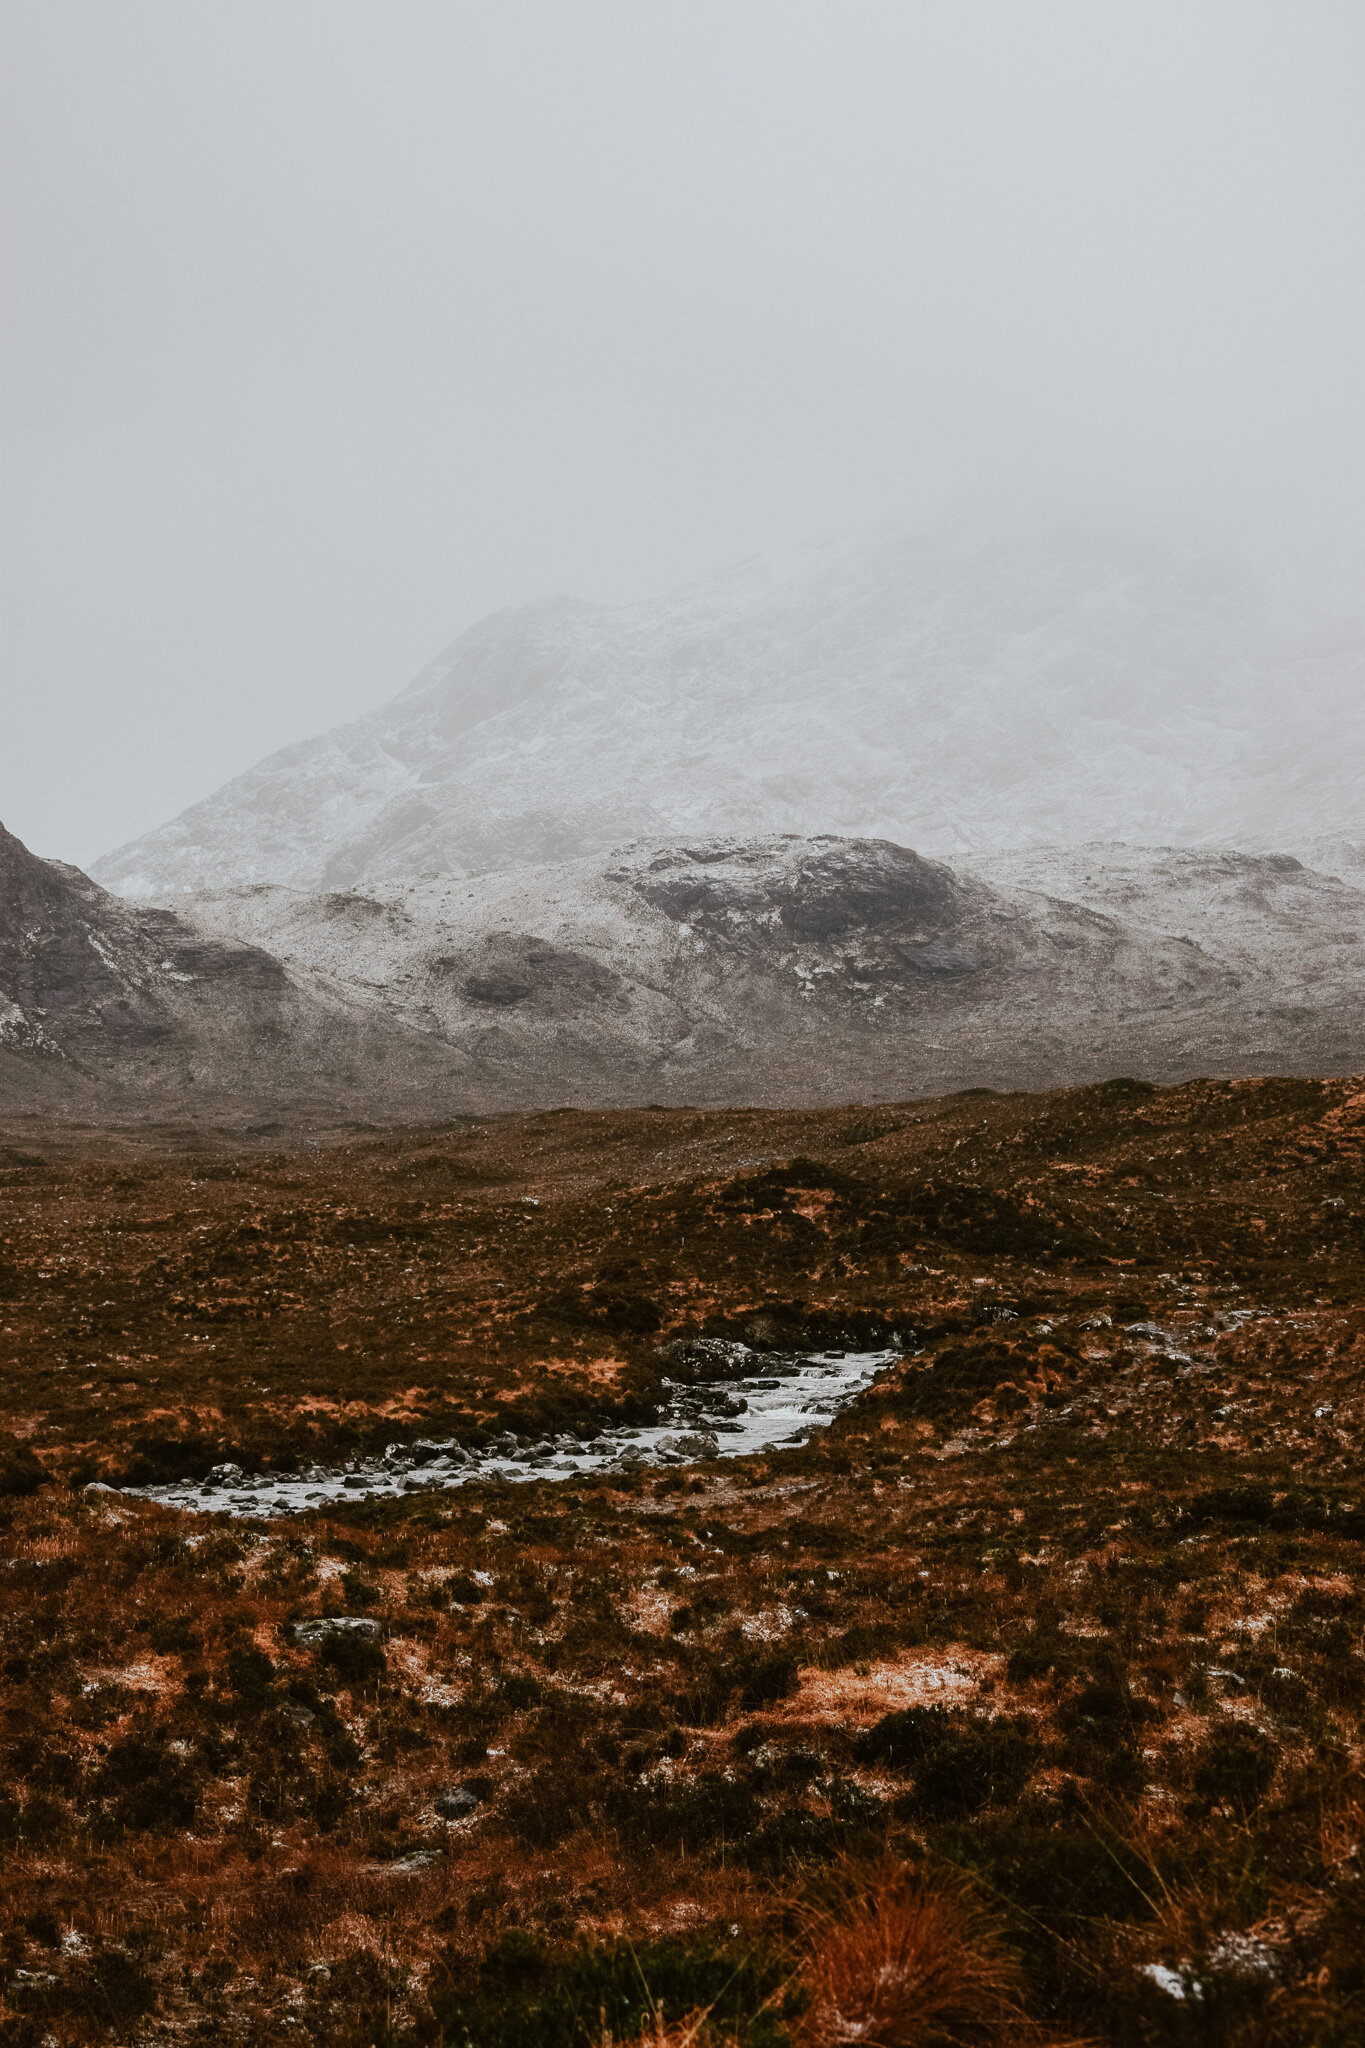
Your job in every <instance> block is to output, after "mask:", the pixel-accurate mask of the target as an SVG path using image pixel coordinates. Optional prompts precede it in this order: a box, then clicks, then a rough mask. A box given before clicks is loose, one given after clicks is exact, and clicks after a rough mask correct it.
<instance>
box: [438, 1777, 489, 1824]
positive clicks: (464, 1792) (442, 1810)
mask: <svg viewBox="0 0 1365 2048" xmlns="http://www.w3.org/2000/svg"><path fill="white" fill-rule="evenodd" d="M478 1804H479V1799H478V1794H477V1793H474V1792H471V1791H470V1790H469V1788H468V1786H467V1785H455V1786H453V1787H452V1789H451V1790H450V1791H449V1792H443V1793H442V1794H441V1796H440V1798H439V1799H438V1800H437V1801H436V1811H437V1813H439V1814H440V1816H441V1819H442V1820H468V1818H469V1816H470V1814H471V1813H473V1812H474V1810H475V1809H476V1807H477V1806H478Z"/></svg>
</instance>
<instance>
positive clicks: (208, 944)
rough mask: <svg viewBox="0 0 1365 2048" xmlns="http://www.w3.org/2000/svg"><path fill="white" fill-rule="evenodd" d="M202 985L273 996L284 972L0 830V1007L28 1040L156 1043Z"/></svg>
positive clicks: (65, 1044)
mask: <svg viewBox="0 0 1365 2048" xmlns="http://www.w3.org/2000/svg"><path fill="white" fill-rule="evenodd" d="M206 982H214V983H223V982H231V983H233V984H238V983H240V984H245V985H246V986H248V987H251V988H254V989H264V990H271V989H275V990H278V989H282V988H283V987H284V985H285V973H284V969H283V968H282V967H281V965H280V963H279V961H278V960H276V959H273V958H272V957H271V955H270V954H269V953H263V952H262V951H261V950H260V948H259V947H256V946H243V945H233V944H228V943H224V942H223V941H222V940H218V939H205V938H201V937H200V936H199V934H198V933H197V932H193V931H190V930H189V929H188V928H187V927H186V926H185V925H183V924H182V923H181V922H180V919H179V918H177V917H175V916H173V915H172V914H171V912H169V911H165V910H139V909H136V908H134V907H133V906H132V905H130V904H127V903H125V902H123V901H122V900H121V899H120V898H119V897H117V896H110V895H107V894H106V892H105V891H104V890H103V889H101V888H100V887H98V885H97V884H96V883H94V882H92V881H91V880H90V879H89V877H88V876H87V875H83V874H82V873H81V871H80V869H79V868H73V867H70V866H68V865H67V864H66V862H64V861H45V860H40V859H39V858H38V857H37V855H36V854H32V853H30V852H29V850H28V848H27V847H26V846H25V845H23V843H22V842H21V841H20V840H18V839H16V838H15V837H14V835H13V834H12V833H10V832H7V831H6V830H5V829H4V827H3V826H2V825H0V1000H5V999H7V1000H8V1002H9V1003H10V1004H13V1005H15V1006H17V1008H18V1010H19V1011H21V1012H22V1013H23V1017H24V1020H25V1023H26V1024H27V1026H28V1027H29V1030H30V1033H32V1032H35V1031H36V1032H40V1033H41V1035H42V1037H43V1039H45V1040H46V1041H47V1042H49V1044H50V1045H51V1047H53V1048H55V1049H59V1050H61V1051H66V1052H77V1053H79V1052H81V1051H92V1050H93V1051H95V1052H96V1053H97V1052H98V1049H99V1041H100V1039H101V1038H102V1039H104V1040H105V1041H107V1042H108V1044H109V1046H110V1047H111V1048H112V1049H117V1050H119V1051H127V1050H129V1049H136V1048H139V1047H150V1046H157V1045H162V1044H165V1043H167V1042H169V1041H171V1040H172V1039H173V1038H174V1037H175V1035H176V1020H177V1013H178V1012H180V1011H181V1010H183V1008H184V996H183V993H182V992H183V991H186V990H189V989H191V988H193V987H196V986H197V985H199V984H202V983H206ZM9 1035H10V1037H11V1041H12V1042H14V1041H15V1040H17V1039H18V1037H19V1031H18V1029H17V1028H16V1029H15V1030H13V1031H12V1032H11V1033H10V1034H9Z"/></svg>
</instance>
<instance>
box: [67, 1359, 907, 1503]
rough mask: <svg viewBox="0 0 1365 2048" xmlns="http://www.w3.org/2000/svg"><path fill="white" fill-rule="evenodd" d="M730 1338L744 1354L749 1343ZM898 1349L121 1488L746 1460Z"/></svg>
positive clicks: (394, 1480) (350, 1492)
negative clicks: (326, 1459)
mask: <svg viewBox="0 0 1365 2048" xmlns="http://www.w3.org/2000/svg"><path fill="white" fill-rule="evenodd" d="M733 1348H734V1350H735V1351H736V1352H738V1351H739V1350H740V1348H741V1347H739V1346H735V1347H733ZM899 1355H900V1354H899V1353H898V1352H896V1351H894V1350H892V1351H819V1352H809V1353H803V1354H802V1355H800V1356H799V1357H791V1356H786V1355H774V1354H772V1353H768V1352H764V1353H759V1352H749V1353H747V1355H746V1356H745V1357H744V1358H743V1359H742V1360H741V1361H740V1362H739V1363H738V1364H737V1366H736V1367H735V1368H734V1370H735V1377H733V1378H731V1377H728V1376H727V1377H726V1378H725V1379H724V1380H720V1381H711V1382H708V1383H706V1384H704V1385H695V1386H694V1385H688V1386H683V1385H680V1384H678V1383H677V1382H675V1381H670V1380H665V1382H664V1387H665V1390H666V1393H667V1396H668V1402H667V1407H666V1409H665V1411H664V1414H663V1418H662V1419H661V1420H660V1421H659V1422H657V1423H653V1424H650V1425H649V1426H648V1427H645V1428H639V1429H635V1428H629V1427H621V1428H616V1429H607V1430H603V1431H602V1432H601V1434H600V1435H598V1436H595V1437H593V1438H591V1439H581V1438H579V1437H574V1436H555V1437H542V1438H541V1439H539V1441H536V1442H532V1441H531V1440H530V1439H528V1438H525V1437H521V1438H519V1437H516V1436H513V1435H512V1434H511V1433H510V1432H509V1433H508V1434H507V1435H505V1436H503V1437H501V1438H499V1439H497V1440H496V1441H495V1442H494V1443H493V1444H492V1445H490V1446H489V1447H488V1448H486V1449H483V1450H477V1451H466V1450H464V1449H463V1448H462V1447H461V1446H460V1445H458V1444H456V1443H453V1442H451V1441H449V1440H446V1441H438V1440H436V1439H419V1440H418V1441H417V1442H415V1443H412V1444H399V1443H394V1444H390V1445H389V1446H388V1448H387V1449H386V1450H385V1451H384V1452H383V1453H382V1455H380V1456H377V1457H369V1458H358V1459H354V1460H353V1461H352V1462H351V1463H349V1464H347V1465H341V1466H322V1465H310V1466H308V1467H307V1468H306V1470H304V1471H302V1472H291V1473H279V1472H271V1473H266V1472H259V1473H244V1472H243V1471H242V1470H241V1468H240V1467H239V1466H237V1465H216V1466H215V1467H214V1469H213V1470H212V1472H210V1473H209V1475H208V1477H207V1478H206V1479H202V1480H191V1479H185V1480H176V1481H173V1482H172V1483H171V1484H169V1485H164V1486H130V1487H126V1488H122V1489H120V1490H121V1491H123V1492H126V1493H129V1494H132V1495H135V1496H136V1497H137V1498H139V1499H141V1500H155V1501H160V1502H161V1503H162V1504H163V1505H164V1506H166V1507H176V1508H188V1509H191V1510H198V1511H201V1512H204V1513H213V1514H230V1515H289V1514H299V1513H302V1512H304V1511H306V1510H308V1509H310V1508H319V1507H323V1506H325V1505H326V1504H327V1502H328V1501H335V1500H384V1499H396V1498H397V1497H399V1496H400V1495H403V1494H410V1493H434V1492H442V1491H445V1490H447V1489H449V1488H451V1487H456V1486H467V1485H468V1484H469V1483H470V1482H471V1481H472V1480H478V1479H505V1480H521V1479H573V1478H576V1477H581V1476H583V1475H585V1474H588V1473H593V1472H608V1473H622V1472H627V1471H629V1470H630V1469H631V1468H632V1467H633V1466H637V1465H645V1466H649V1467H651V1468H657V1467H663V1466H669V1465H688V1464H695V1463H697V1462H698V1461H699V1460H701V1459H705V1458H716V1457H720V1458H742V1457H747V1456H749V1455H750V1454H751V1453H753V1452H755V1451H765V1450H770V1449H773V1448H775V1447H777V1446H779V1445H781V1446H785V1447H788V1448H790V1447H791V1446H792V1445H794V1444H799V1443H803V1442H805V1441H806V1440H807V1439H808V1438H809V1437H810V1436H811V1435H812V1433H813V1432H815V1431H816V1430H819V1429H821V1428H823V1427H824V1426H825V1425H826V1424H827V1423H828V1421H829V1420H830V1418H831V1417H832V1416H834V1415H837V1414H838V1412H839V1410H840V1409H841V1408H844V1407H846V1406H847V1404H848V1403H849V1402H850V1401H852V1400H853V1399H855V1397H856V1396H857V1395H859V1394H861V1393H862V1392H863V1391H864V1390H865V1389H866V1388H868V1387H870V1386H871V1384H872V1382H873V1381H874V1380H875V1379H876V1377H877V1375H878V1373H879V1372H881V1371H882V1370H883V1368H884V1367H886V1366H887V1365H889V1364H890V1363H891V1362H892V1360H893V1359H895V1358H897V1357H898V1356H899ZM749 1366H752V1367H753V1370H752V1371H749V1370H748V1369H747V1368H748V1367H749ZM98 1490H99V1491H101V1492H103V1491H105V1490H106V1489H105V1488H103V1487H101V1488H99V1489H98ZM109 1490H112V1489H109Z"/></svg>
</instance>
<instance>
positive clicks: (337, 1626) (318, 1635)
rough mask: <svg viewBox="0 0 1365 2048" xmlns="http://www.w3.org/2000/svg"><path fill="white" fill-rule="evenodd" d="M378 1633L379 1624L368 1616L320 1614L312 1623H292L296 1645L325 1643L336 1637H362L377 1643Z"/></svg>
mask: <svg viewBox="0 0 1365 2048" xmlns="http://www.w3.org/2000/svg"><path fill="white" fill-rule="evenodd" d="M380 1633H381V1631H380V1627H379V1623H378V1622H377V1621H373V1620H371V1618H370V1616H369V1615H368V1614H321V1615H318V1616H317V1617H316V1619H314V1620H313V1621H296V1622H295V1623H294V1641H295V1642H296V1643H325V1642H327V1641H328V1640H329V1639H330V1638H333V1637H336V1636H363V1637H364V1639H365V1641H366V1642H369V1643H377V1642H378V1641H379V1637H380Z"/></svg>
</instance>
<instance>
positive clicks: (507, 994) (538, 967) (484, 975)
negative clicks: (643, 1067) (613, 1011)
mask: <svg viewBox="0 0 1365 2048" xmlns="http://www.w3.org/2000/svg"><path fill="white" fill-rule="evenodd" d="M431 964H432V965H433V967H435V968H436V970H437V971H438V973H440V974H441V975H442V976H446V975H449V976H452V977H453V978H454V979H455V980H456V981H457V983H458V986H459V989H460V993H461V994H462V995H463V996H464V997H465V998H466V1000H467V1001H469V1002H471V1003H479V1004H484V1005H487V1007H489V1008H490V1009H497V1010H511V1009H515V1008H517V1007H518V1006H519V1005H520V1004H530V1005H531V1006H532V1007H534V1008H536V1009H539V1010H544V1011H548V1012H550V1013H551V1014H558V1015H564V1014H571V1013H573V1012H574V1011H577V1010H582V1009H584V1008H586V1007H588V1006H590V1005H593V1004H597V1003H601V1002H602V1001H603V1000H610V999H611V998H612V997H613V996H614V995H615V994H616V993H617V991H618V990H619V987H620V983H619V979H618V977H617V976H616V975H614V974H613V973H612V972H611V971H610V969H608V968H605V967H603V966H602V965H601V964H600V963H599V962H598V961H596V960H591V959H589V958H588V956H587V954H586V953H575V952H571V951H568V950H566V949H564V948H561V947H556V946H551V945H548V944H546V942H545V941H544V940H543V939H536V938H531V937H528V936H526V935H524V934H522V933H514V932H491V933H490V934H489V936H488V938H487V939H486V940H485V941H484V942H483V944H482V945H481V946H479V947H478V948H477V949H476V950H475V951H472V952H470V953H466V954H448V955H444V956H441V957H439V958H437V959H436V960H434V961H433V962H432V963H431ZM471 967H473V969H474V972H473V973H471V972H470V971H469V970H470V968H471Z"/></svg>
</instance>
